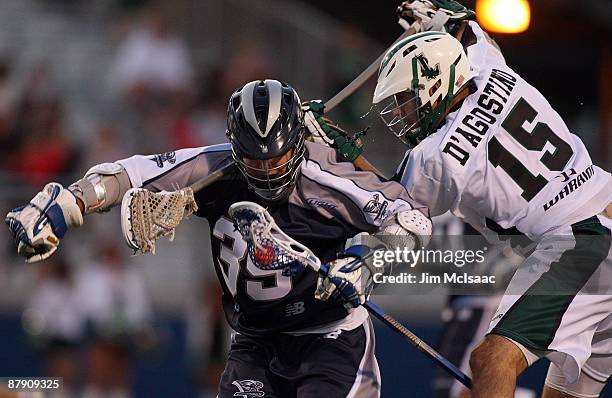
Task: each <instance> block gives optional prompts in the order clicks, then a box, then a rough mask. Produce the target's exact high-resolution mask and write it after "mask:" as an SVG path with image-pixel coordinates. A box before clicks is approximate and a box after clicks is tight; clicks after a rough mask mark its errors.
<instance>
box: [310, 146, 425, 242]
mask: <svg viewBox="0 0 612 398" xmlns="http://www.w3.org/2000/svg"><path fill="white" fill-rule="evenodd" d="M307 149H308V156H307V159H305V161H304V162H303V163H302V168H301V173H302V179H303V183H302V184H301V194H302V197H303V198H304V200H305V201H306V202H307V204H308V205H309V206H310V207H314V208H316V209H317V210H320V211H325V212H329V213H330V214H331V215H332V216H333V217H337V218H340V219H342V220H343V221H344V222H347V223H349V224H351V225H353V226H354V227H356V228H357V229H360V230H362V231H368V232H373V231H376V230H377V229H378V227H379V226H380V225H381V224H382V222H383V221H384V220H385V219H386V218H388V217H389V216H391V215H393V214H395V213H397V212H399V211H402V210H411V209H418V210H420V211H422V212H423V213H424V214H425V215H427V216H429V211H428V209H427V207H426V206H424V205H421V204H419V203H417V202H416V201H414V200H413V199H412V198H411V197H410V195H409V194H408V192H407V191H406V189H405V188H404V187H403V186H402V185H401V184H399V183H397V182H394V181H384V180H382V179H381V178H380V177H378V176H377V175H376V174H374V173H372V172H366V171H360V170H356V169H355V167H354V166H353V164H352V163H350V162H345V161H341V162H338V161H337V159H336V153H335V151H334V150H333V149H331V148H328V147H325V146H322V145H319V144H314V143H307Z"/></svg>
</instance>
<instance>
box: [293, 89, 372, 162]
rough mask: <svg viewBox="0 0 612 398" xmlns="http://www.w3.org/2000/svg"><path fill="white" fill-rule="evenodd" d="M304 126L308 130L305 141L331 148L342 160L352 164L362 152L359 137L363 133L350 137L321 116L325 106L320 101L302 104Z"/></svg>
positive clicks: (361, 143)
mask: <svg viewBox="0 0 612 398" xmlns="http://www.w3.org/2000/svg"><path fill="white" fill-rule="evenodd" d="M302 109H303V110H304V124H305V126H306V129H307V130H308V133H309V134H308V135H307V137H308V138H307V139H309V140H310V141H313V142H316V143H319V144H323V145H327V146H329V147H332V148H334V149H335V150H336V152H337V153H339V154H340V155H341V156H342V157H343V158H344V159H346V160H348V161H349V162H352V161H353V160H355V159H356V158H357V157H358V156H359V155H361V153H362V152H363V141H362V140H361V137H362V136H363V135H364V134H365V131H363V132H360V133H357V134H355V135H353V136H350V135H349V134H348V133H347V132H346V131H344V130H343V129H342V128H340V126H338V125H337V124H336V123H334V122H333V121H331V120H330V119H328V118H326V117H324V116H323V113H324V111H325V104H323V101H321V100H312V101H307V102H304V103H303V104H302Z"/></svg>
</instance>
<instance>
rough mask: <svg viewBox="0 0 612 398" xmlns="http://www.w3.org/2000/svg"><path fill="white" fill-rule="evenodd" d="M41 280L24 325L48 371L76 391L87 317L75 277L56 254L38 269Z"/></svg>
mask: <svg viewBox="0 0 612 398" xmlns="http://www.w3.org/2000/svg"><path fill="white" fill-rule="evenodd" d="M37 271H38V283H37V285H36V288H35V289H34V290H33V294H32V295H31V296H30V299H29V301H28V303H27V304H26V306H25V311H24V313H23V317H22V320H23V326H24V329H25V331H26V332H27V333H28V335H29V336H30V338H31V342H32V343H33V345H34V347H35V348H36V349H37V350H38V351H39V352H41V353H42V355H43V357H44V374H45V376H49V377H62V378H63V379H64V380H63V382H64V392H65V393H67V394H68V396H70V395H71V394H72V392H74V391H75V388H76V386H77V378H78V365H77V363H78V362H77V352H78V344H79V343H80V342H81V340H82V338H83V333H84V322H83V320H84V319H83V316H82V313H81V310H80V305H79V299H78V297H77V295H76V294H75V289H74V278H73V275H72V271H71V269H70V267H69V266H68V265H67V264H66V263H65V262H64V260H63V259H62V257H60V256H54V257H53V258H51V259H49V260H47V261H45V262H43V263H42V264H41V265H40V266H39V267H38V268H37Z"/></svg>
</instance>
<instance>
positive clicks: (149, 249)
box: [121, 188, 198, 254]
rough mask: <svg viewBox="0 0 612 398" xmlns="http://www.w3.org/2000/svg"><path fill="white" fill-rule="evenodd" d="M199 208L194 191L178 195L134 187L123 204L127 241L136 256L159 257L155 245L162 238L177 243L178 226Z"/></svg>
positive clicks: (124, 198)
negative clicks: (175, 232) (167, 238)
mask: <svg viewBox="0 0 612 398" xmlns="http://www.w3.org/2000/svg"><path fill="white" fill-rule="evenodd" d="M197 209H198V206H197V204H196V202H195V199H194V196H193V190H192V189H191V188H183V189H179V190H177V191H174V192H165V191H162V192H151V191H149V190H147V189H143V188H132V189H130V190H128V191H127V192H126V193H125V195H124V196H123V200H122V202H121V230H122V232H123V238H124V240H125V242H126V243H127V245H128V246H129V247H130V248H131V249H133V250H134V254H138V253H143V254H144V253H153V254H155V242H156V241H157V240H158V239H159V238H161V237H162V236H168V237H169V239H170V240H173V239H174V230H175V228H176V227H177V226H178V224H179V223H180V222H181V221H182V220H183V219H184V218H187V217H189V215H191V214H192V213H193V212H195V211H197Z"/></svg>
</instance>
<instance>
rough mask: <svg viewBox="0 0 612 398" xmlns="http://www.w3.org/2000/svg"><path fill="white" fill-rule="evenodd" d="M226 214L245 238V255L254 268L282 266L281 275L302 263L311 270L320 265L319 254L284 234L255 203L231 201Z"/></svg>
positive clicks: (265, 268) (294, 271) (277, 267)
mask: <svg viewBox="0 0 612 398" xmlns="http://www.w3.org/2000/svg"><path fill="white" fill-rule="evenodd" d="M229 216H230V217H231V218H232V220H233V221H234V227H235V228H236V230H238V232H240V235H242V238H243V239H244V240H245V241H246V243H247V248H248V253H249V257H250V259H251V261H252V262H253V264H255V266H256V267H257V268H259V269H263V270H283V275H285V276H288V275H295V274H297V273H299V272H300V271H302V270H303V269H304V267H311V268H313V269H314V270H315V271H316V270H318V269H319V268H320V266H321V261H320V260H319V258H318V257H317V256H315V255H314V254H313V253H312V251H311V250H310V249H308V248H307V247H306V246H304V245H302V244H301V243H299V242H298V241H296V240H295V239H293V238H291V237H289V236H288V235H287V234H285V233H284V232H283V231H282V230H281V229H280V228H279V227H278V225H276V222H275V221H274V219H273V218H272V216H270V214H269V213H268V211H267V210H266V209H264V208H263V207H262V206H260V205H258V204H257V203H253V202H238V203H234V204H233V205H232V206H231V207H230V208H229Z"/></svg>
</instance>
